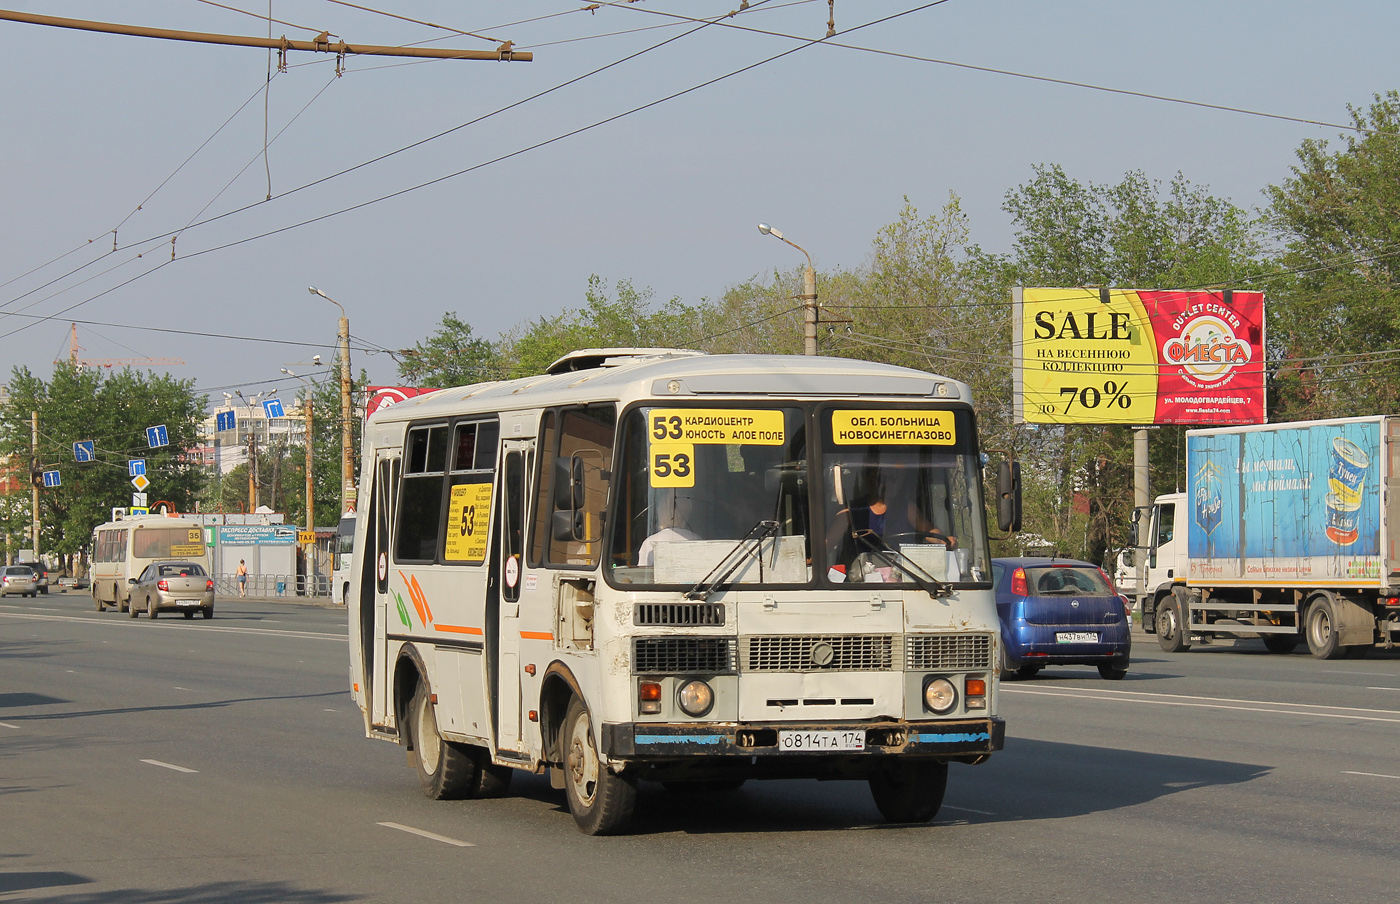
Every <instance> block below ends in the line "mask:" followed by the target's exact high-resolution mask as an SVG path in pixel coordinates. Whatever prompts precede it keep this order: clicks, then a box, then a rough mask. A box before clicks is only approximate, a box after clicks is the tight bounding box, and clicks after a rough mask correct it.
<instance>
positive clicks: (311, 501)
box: [302, 386, 316, 562]
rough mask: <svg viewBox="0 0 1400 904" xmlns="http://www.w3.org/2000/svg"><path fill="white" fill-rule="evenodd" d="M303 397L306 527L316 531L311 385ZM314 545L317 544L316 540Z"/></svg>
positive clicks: (313, 542)
mask: <svg viewBox="0 0 1400 904" xmlns="http://www.w3.org/2000/svg"><path fill="white" fill-rule="evenodd" d="M302 398H303V399H305V403H304V404H305V406H306V529H307V530H309V531H313V532H314V531H315V530H316V502H315V497H314V496H313V493H314V492H315V491H314V489H313V484H314V482H313V481H312V479H311V388H310V387H309V386H308V387H307V388H306V393H305V395H303V396H302ZM313 536H314V533H313ZM312 546H313V547H314V546H315V541H314V540H313V541H312ZM307 561H308V562H309V561H310V559H309V558H308V560H307Z"/></svg>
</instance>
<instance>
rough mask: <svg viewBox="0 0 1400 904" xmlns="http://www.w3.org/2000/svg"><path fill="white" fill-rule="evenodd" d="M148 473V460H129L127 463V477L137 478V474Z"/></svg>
mask: <svg viewBox="0 0 1400 904" xmlns="http://www.w3.org/2000/svg"><path fill="white" fill-rule="evenodd" d="M145 473H146V459H144V458H129V459H127V462H126V476H128V477H135V476H136V475H137V474H145Z"/></svg>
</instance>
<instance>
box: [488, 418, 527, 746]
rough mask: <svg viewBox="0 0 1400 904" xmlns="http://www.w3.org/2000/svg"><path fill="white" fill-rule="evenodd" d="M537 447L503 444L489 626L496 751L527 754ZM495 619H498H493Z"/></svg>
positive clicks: (519, 442) (514, 442)
mask: <svg viewBox="0 0 1400 904" xmlns="http://www.w3.org/2000/svg"><path fill="white" fill-rule="evenodd" d="M532 445H533V443H531V442H522V441H520V440H505V441H503V442H502V443H501V459H502V460H501V465H500V468H499V470H498V472H497V473H498V474H499V475H500V476H499V481H500V483H499V484H498V487H497V494H498V495H497V499H498V502H497V507H496V512H497V520H496V528H497V529H496V531H495V532H494V539H493V540H492V549H491V577H490V580H489V582H488V586H487V598H486V607H487V613H486V622H487V630H488V631H491V629H492V627H493V625H492V623H493V622H494V631H492V634H493V636H492V638H491V639H492V640H494V641H495V647H496V649H495V653H496V655H495V656H494V657H493V665H494V668H493V669H492V671H491V684H492V694H491V699H492V701H493V709H492V721H493V723H494V724H495V726H496V749H497V750H507V751H517V752H523V750H522V748H523V739H522V737H521V694H520V668H521V667H520V624H521V620H520V584H521V581H522V576H523V574H524V554H525V499H526V496H527V494H526V492H525V480H526V475H527V473H528V471H527V468H526V455H527V452H528V451H529V449H530V447H531V446H532ZM493 615H494V616H495V617H494V618H493V617H492V616H493Z"/></svg>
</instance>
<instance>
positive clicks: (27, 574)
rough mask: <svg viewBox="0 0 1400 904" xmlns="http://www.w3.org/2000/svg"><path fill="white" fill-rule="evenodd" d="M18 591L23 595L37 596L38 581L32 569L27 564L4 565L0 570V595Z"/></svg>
mask: <svg viewBox="0 0 1400 904" xmlns="http://www.w3.org/2000/svg"><path fill="white" fill-rule="evenodd" d="M12 593H19V594H22V595H24V596H37V595H38V593H39V582H38V581H37V580H36V579H35V577H34V569H32V568H30V567H29V566H28V565H6V566H5V567H4V569H3V570H0V596H9V595H10V594H12Z"/></svg>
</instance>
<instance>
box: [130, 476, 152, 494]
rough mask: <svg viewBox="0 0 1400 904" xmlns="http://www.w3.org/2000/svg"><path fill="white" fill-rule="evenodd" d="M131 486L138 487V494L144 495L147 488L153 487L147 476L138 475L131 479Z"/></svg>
mask: <svg viewBox="0 0 1400 904" xmlns="http://www.w3.org/2000/svg"><path fill="white" fill-rule="evenodd" d="M131 485H132V486H134V487H136V492H138V493H144V492H145V491H146V487H148V486H150V485H151V478H149V477H147V476H146V475H145V474H137V475H136V476H135V477H133V478H131Z"/></svg>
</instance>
